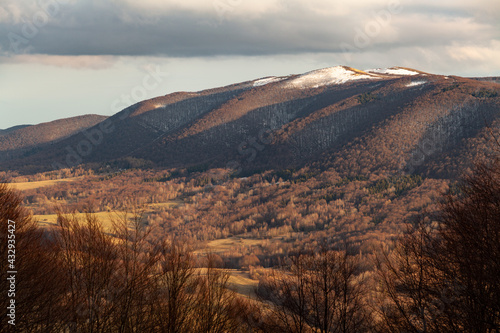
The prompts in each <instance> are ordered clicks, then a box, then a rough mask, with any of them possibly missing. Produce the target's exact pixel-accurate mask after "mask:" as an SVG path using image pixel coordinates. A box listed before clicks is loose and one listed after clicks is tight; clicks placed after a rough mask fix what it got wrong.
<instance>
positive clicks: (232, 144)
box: [0, 66, 500, 178]
mask: <svg viewBox="0 0 500 333" xmlns="http://www.w3.org/2000/svg"><path fill="white" fill-rule="evenodd" d="M499 91H500V85H499V84H497V83H495V82H494V81H491V80H478V79H477V78H474V79H471V78H462V77H457V76H442V75H434V74H430V73H424V72H422V71H418V70H414V69H409V68H401V67H393V68H388V69H373V70H366V71H361V70H357V69H354V68H350V67H346V66H337V67H332V68H325V69H320V70H316V71H312V72H308V73H305V74H301V75H290V76H286V77H267V78H262V79H258V80H253V81H248V82H243V83H238V84H234V85H231V86H227V87H222V88H217V89H210V90H205V91H201V92H193V93H188V92H179V93H174V94H169V95H166V96H161V97H157V98H153V99H150V100H146V101H143V102H140V103H137V104H135V105H132V106H130V107H128V108H126V109H125V110H123V111H121V112H119V113H117V114H116V115H114V116H112V117H110V118H109V119H108V120H106V121H105V122H102V123H100V124H98V125H95V126H93V127H91V128H89V129H88V130H87V131H85V132H79V133H75V134H74V135H71V136H69V137H67V138H65V139H63V140H60V141H59V142H57V143H54V144H52V145H50V146H45V147H42V148H41V149H40V151H34V152H31V153H29V154H27V156H25V157H23V158H20V159H16V160H12V161H10V162H5V163H2V164H1V165H0V168H1V169H6V168H15V169H20V170H26V171H28V170H37V171H44V170H50V169H54V168H63V167H68V166H74V165H77V164H82V163H83V164H85V163H87V164H90V165H92V166H106V165H110V164H111V165H118V166H120V167H122V168H128V167H147V166H159V167H163V168H183V167H188V168H191V169H197V170H200V171H201V170H207V169H210V168H216V167H226V168H231V169H234V171H236V172H238V173H241V174H251V173H254V172H258V171H262V170H266V169H287V168H300V167H303V166H305V165H315V166H316V167H319V168H325V167H335V168H336V169H337V170H339V171H341V172H342V173H344V174H346V175H348V174H356V175H359V174H363V175H369V174H370V173H372V172H375V171H376V172H381V173H384V172H395V171H405V172H418V173H423V174H426V175H432V176H436V177H445V178H447V177H454V176H455V175H456V174H457V173H459V172H460V170H463V169H464V168H466V167H467V165H468V162H467V161H471V160H473V159H475V158H476V157H477V155H478V154H482V153H483V152H484V149H479V148H481V147H485V146H486V141H487V140H488V137H489V132H490V130H491V129H493V130H494V129H495V128H497V127H498V126H497V125H498V120H499V110H500V108H499V102H500V97H499V95H498V92H499Z"/></svg>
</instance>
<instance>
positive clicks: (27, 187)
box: [8, 177, 83, 191]
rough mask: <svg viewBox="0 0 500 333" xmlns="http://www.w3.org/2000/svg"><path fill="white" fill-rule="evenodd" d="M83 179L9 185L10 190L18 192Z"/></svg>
mask: <svg viewBox="0 0 500 333" xmlns="http://www.w3.org/2000/svg"><path fill="white" fill-rule="evenodd" d="M82 178H83V177H74V178H64V179H54V180H41V181H38V182H21V183H9V184H8V185H10V186H11V187H12V188H15V189H16V190H19V191H25V190H34V189H37V188H40V187H46V186H52V185H56V184H59V183H64V182H74V181H76V180H79V179H82Z"/></svg>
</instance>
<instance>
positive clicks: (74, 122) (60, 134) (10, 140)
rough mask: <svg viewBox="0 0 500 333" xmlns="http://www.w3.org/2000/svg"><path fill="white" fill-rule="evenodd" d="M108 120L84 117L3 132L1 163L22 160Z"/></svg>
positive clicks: (91, 116)
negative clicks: (45, 146)
mask: <svg viewBox="0 0 500 333" xmlns="http://www.w3.org/2000/svg"><path fill="white" fill-rule="evenodd" d="M106 118H107V117H105V116H99V115H84V116H77V117H72V118H66V119H59V120H55V121H51V122H47V123H41V124H38V125H22V126H15V127H11V128H9V129H6V130H2V131H1V132H0V161H1V160H9V159H13V158H22V157H23V156H25V155H30V154H33V153H36V152H37V151H39V150H42V149H43V148H42V146H44V145H46V144H49V143H51V144H53V143H55V142H57V141H59V140H61V139H64V138H67V137H69V136H71V135H74V134H76V133H78V132H79V131H81V130H84V129H86V128H89V127H92V126H94V125H96V124H98V123H100V122H102V121H103V120H104V119H106Z"/></svg>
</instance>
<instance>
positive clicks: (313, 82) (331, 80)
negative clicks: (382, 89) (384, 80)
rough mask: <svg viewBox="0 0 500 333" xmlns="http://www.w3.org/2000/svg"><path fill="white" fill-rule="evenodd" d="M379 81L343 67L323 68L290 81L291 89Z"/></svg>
mask: <svg viewBox="0 0 500 333" xmlns="http://www.w3.org/2000/svg"><path fill="white" fill-rule="evenodd" d="M361 79H377V77H376V76H373V75H368V74H361V73H357V72H355V71H353V70H350V69H348V68H345V67H342V66H336V67H330V68H323V69H319V70H315V71H312V72H308V73H305V74H302V75H300V76H299V77H297V78H295V79H292V80H290V81H288V86H289V87H291V88H295V87H300V88H302V89H305V88H318V87H321V86H327V85H331V84H341V83H345V82H348V81H353V80H361Z"/></svg>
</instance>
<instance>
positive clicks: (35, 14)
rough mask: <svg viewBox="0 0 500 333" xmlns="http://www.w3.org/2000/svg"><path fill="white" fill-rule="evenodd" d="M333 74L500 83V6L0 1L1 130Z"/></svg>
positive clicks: (355, 0)
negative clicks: (159, 99)
mask: <svg viewBox="0 0 500 333" xmlns="http://www.w3.org/2000/svg"><path fill="white" fill-rule="evenodd" d="M337 65H347V66H351V67H355V68H358V69H369V68H379V67H381V68H384V67H391V66H405V67H411V68H415V69H418V70H422V71H426V72H430V73H435V74H446V75H460V76H500V1H498V0H475V1H470V0H467V1H465V0H440V1H436V0H141V1H139V0H0V129H5V128H8V127H11V126H15V125H20V124H37V123H41V122H47V121H52V120H55V119H60V118H66V117H72V116H77V115H83V114H101V115H112V114H114V113H116V112H118V111H120V110H121V109H122V108H125V107H126V106H128V105H130V104H132V103H135V102H138V101H140V100H144V99H147V98H151V97H155V96H160V95H165V94H168V93H171V92H175V91H199V90H202V89H208V88H213V87H218V86H223V85H228V84H231V83H236V82H242V81H246V80H252V79H257V78H261V77H265V76H281V75H289V74H299V73H304V72H307V71H310V70H314V69H319V68H324V67H333V66H337Z"/></svg>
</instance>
